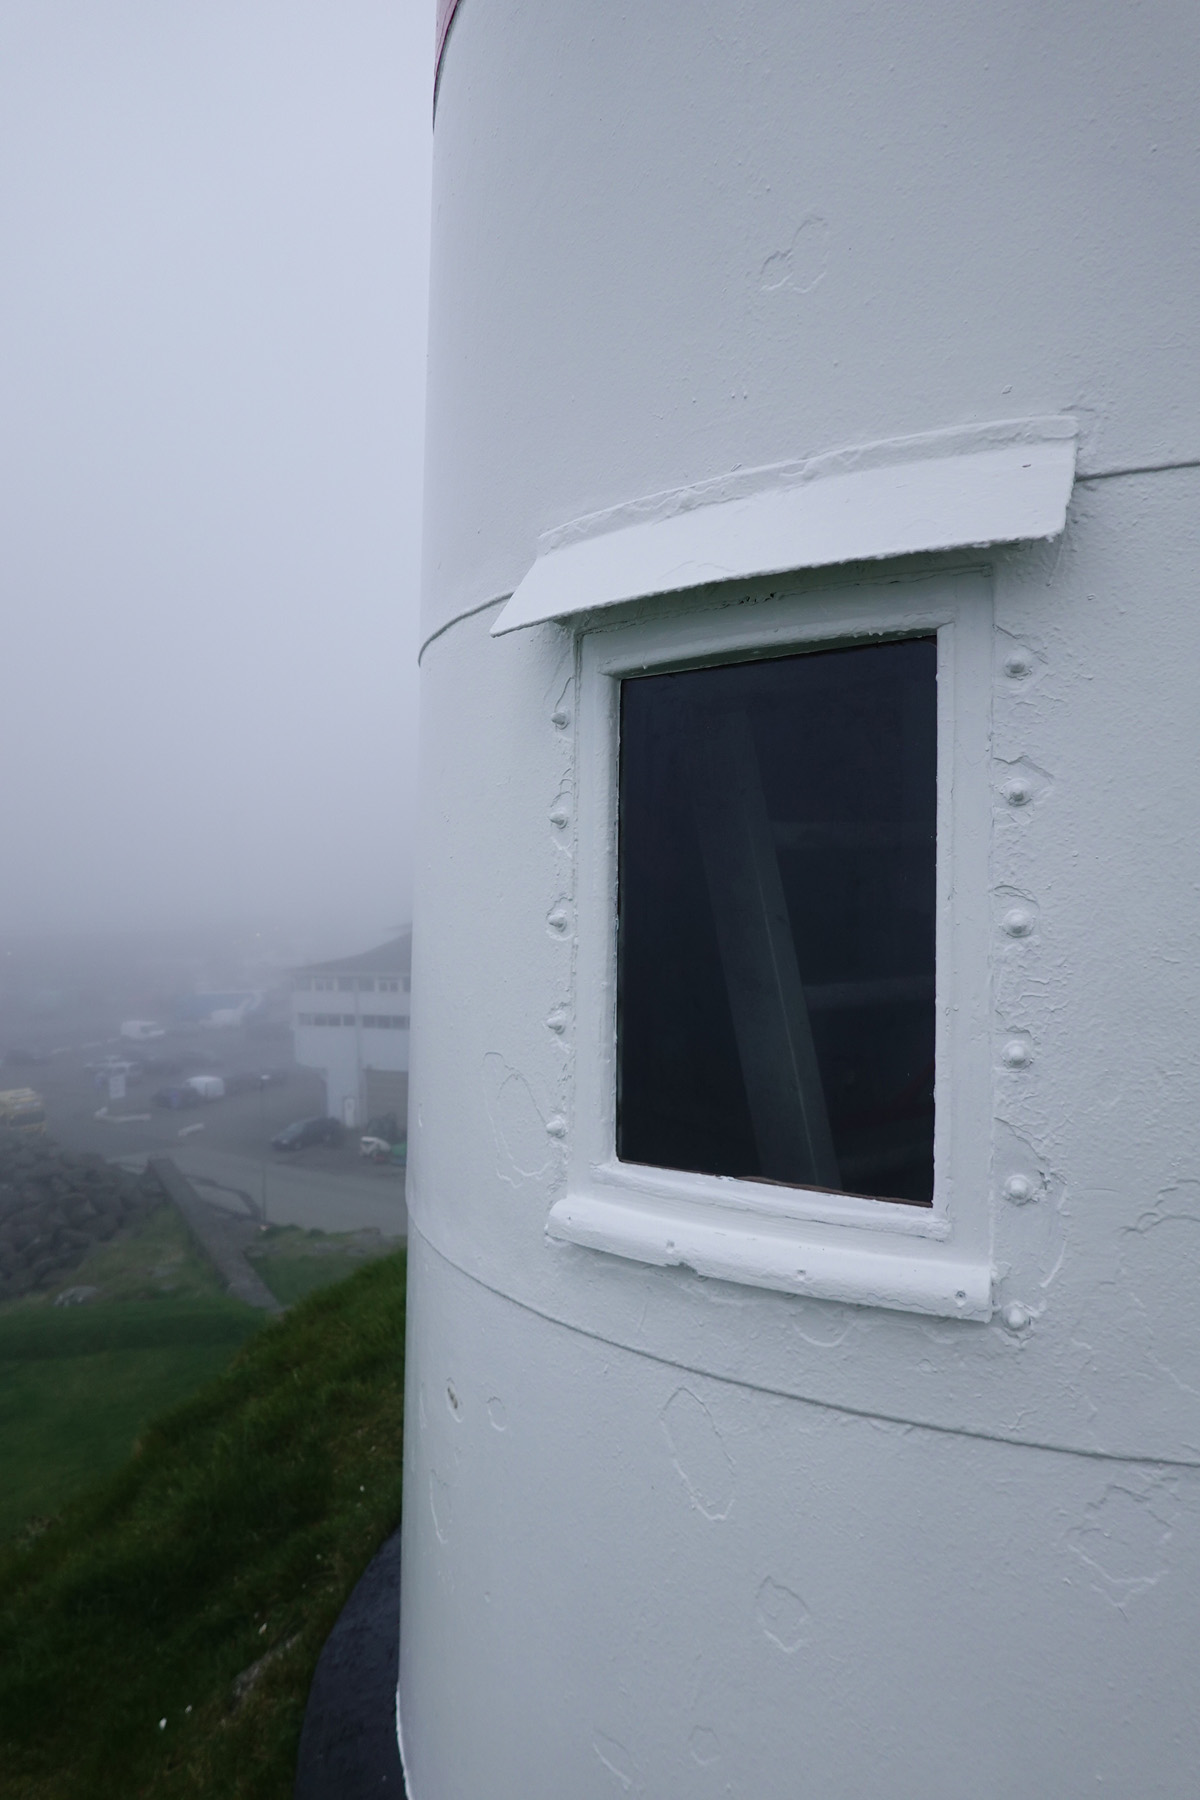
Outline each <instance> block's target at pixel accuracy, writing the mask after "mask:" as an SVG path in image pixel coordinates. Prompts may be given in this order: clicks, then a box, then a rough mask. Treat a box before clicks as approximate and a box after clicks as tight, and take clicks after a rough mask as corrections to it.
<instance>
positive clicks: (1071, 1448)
mask: <svg viewBox="0 0 1200 1800" xmlns="http://www.w3.org/2000/svg"><path fill="white" fill-rule="evenodd" d="M409 1229H410V1231H412V1230H415V1231H416V1233H417V1236H418V1237H420V1238H423V1239H424V1241H425V1243H426V1244H428V1246H429V1248H430V1249H431V1250H432V1251H433V1254H434V1255H435V1256H437V1257H439V1258H440V1260H441V1261H442V1262H444V1263H447V1264H449V1266H450V1268H452V1269H457V1271H458V1273H459V1274H460V1275H461V1276H462V1277H463V1279H464V1280H466V1281H470V1282H472V1283H473V1284H474V1285H475V1286H476V1287H481V1288H482V1289H483V1290H484V1292H485V1293H488V1294H495V1295H496V1297H497V1299H500V1300H507V1301H508V1303H509V1305H510V1306H519V1307H520V1308H521V1311H522V1312H527V1313H532V1314H533V1316H534V1318H536V1319H545V1320H546V1322H547V1324H550V1325H559V1326H561V1327H562V1329H563V1330H564V1331H573V1332H575V1333H576V1334H577V1335H578V1336H579V1337H585V1338H589V1339H590V1340H591V1341H592V1342H593V1343H596V1344H608V1345H609V1346H610V1347H611V1348H613V1349H615V1350H627V1351H628V1352H629V1354H630V1355H631V1356H644V1357H645V1358H646V1360H647V1361H648V1362H656V1363H661V1364H662V1366H663V1367H664V1368H667V1369H679V1370H681V1371H682V1372H683V1373H684V1374H685V1375H702V1376H704V1378H705V1379H706V1380H708V1381H720V1382H722V1383H723V1384H724V1385H725V1386H726V1387H742V1388H749V1389H750V1390H751V1391H752V1392H754V1393H756V1394H771V1395H773V1396H774V1397H775V1398H776V1399H778V1400H795V1401H796V1402H798V1404H799V1405H801V1406H817V1407H820V1408H821V1409H822V1410H823V1411H825V1412H836V1413H844V1414H845V1415H846V1416H847V1418H852V1419H868V1420H870V1419H878V1420H880V1421H881V1422H882V1423H883V1424H885V1425H901V1426H903V1427H905V1428H906V1429H907V1430H911V1431H935V1432H937V1433H938V1434H939V1436H941V1437H964V1438H974V1439H975V1440H977V1441H978V1442H980V1443H984V1444H1010V1445H1012V1446H1013V1447H1014V1448H1015V1449H1019V1450H1044V1451H1046V1452H1047V1453H1048V1454H1049V1455H1053V1456H1083V1457H1086V1458H1087V1459H1088V1460H1089V1461H1090V1462H1120V1463H1135V1464H1137V1465H1139V1466H1142V1465H1145V1466H1147V1467H1152V1468H1159V1469H1200V1460H1198V1459H1195V1458H1192V1459H1189V1458H1187V1457H1182V1456H1140V1455H1129V1454H1128V1453H1126V1454H1122V1453H1121V1452H1120V1451H1117V1450H1088V1449H1086V1448H1084V1447H1083V1446H1081V1445H1077V1444H1048V1443H1043V1442H1039V1441H1038V1439H1036V1438H1021V1437H1009V1436H1005V1435H1004V1434H1002V1433H1000V1432H995V1431H980V1430H978V1429H977V1428H976V1427H973V1426H970V1425H936V1424H931V1423H930V1422H929V1421H928V1420H926V1419H906V1418H902V1417H901V1415H900V1414H899V1413H887V1412H878V1411H874V1410H872V1409H871V1408H869V1407H865V1406H846V1405H844V1404H843V1403H842V1402H841V1401H840V1400H818V1399H813V1398H811V1397H810V1396H809V1395H807V1394H795V1393H792V1392H791V1391H790V1390H789V1389H787V1388H781V1387H769V1386H768V1385H767V1384H766V1383H765V1382H762V1381H748V1380H745V1379H743V1378H742V1377H739V1376H736V1375H714V1374H713V1373H712V1372H711V1370H708V1369H701V1368H697V1367H696V1365H695V1364H694V1363H687V1362H680V1361H679V1360H678V1359H677V1358H675V1357H673V1356H664V1355H663V1354H662V1353H661V1352H660V1351H657V1350H646V1349H642V1348H641V1347H639V1346H635V1345H633V1344H630V1343H627V1342H625V1341H624V1340H623V1339H621V1338H611V1337H605V1336H604V1335H603V1333H602V1332H599V1331H590V1330H589V1329H588V1327H587V1326H586V1325H577V1324H575V1323H573V1321H572V1320H570V1319H563V1318H560V1317H559V1316H558V1315H557V1314H556V1313H551V1312H545V1311H543V1309H542V1308H541V1307H540V1306H533V1305H532V1304H531V1303H530V1302H529V1301H528V1300H519V1299H517V1298H516V1296H515V1295H513V1294H508V1293H505V1291H504V1289H503V1288H498V1287H494V1286H493V1285H492V1283H491V1282H488V1281H484V1280H483V1278H482V1277H481V1276H479V1275H475V1274H472V1272H471V1270H470V1269H464V1268H463V1266H462V1264H461V1263H458V1262H455V1260H454V1258H453V1257H452V1256H447V1255H446V1253H445V1252H444V1251H443V1250H439V1249H438V1246H437V1245H436V1244H435V1243H434V1242H433V1241H432V1239H431V1238H428V1237H426V1236H425V1233H424V1232H423V1231H422V1230H421V1228H420V1226H419V1225H416V1224H415V1223H414V1221H413V1219H412V1217H411V1215H410V1217H409Z"/></svg>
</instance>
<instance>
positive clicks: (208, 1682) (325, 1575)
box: [0, 1255, 404, 1800]
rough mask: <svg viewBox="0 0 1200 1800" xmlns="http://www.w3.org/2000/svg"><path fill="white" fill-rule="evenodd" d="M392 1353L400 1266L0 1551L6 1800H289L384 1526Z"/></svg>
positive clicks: (394, 1387)
mask: <svg viewBox="0 0 1200 1800" xmlns="http://www.w3.org/2000/svg"><path fill="white" fill-rule="evenodd" d="M93 1316H94V1315H93ZM94 1328H95V1327H93V1329H94ZM76 1329H78V1330H80V1331H82V1330H83V1329H84V1320H83V1319H81V1321H80V1325H79V1326H78V1327H76ZM403 1344H404V1259H403V1256H402V1255H395V1256H389V1257H385V1258H382V1259H380V1260H377V1261H374V1262H371V1263H369V1264H368V1265H367V1266H365V1267H364V1268H362V1269H360V1270H359V1271H358V1273H356V1274H354V1275H352V1276H351V1277H350V1278H349V1279H348V1280H345V1281H343V1282H340V1283H338V1284H337V1285H336V1286H333V1287H326V1288H324V1289H323V1290H322V1291H321V1292H319V1293H317V1294H314V1295H313V1296H312V1297H311V1298H309V1299H307V1300H305V1301H303V1302H302V1303H301V1304H299V1305H298V1306H296V1307H295V1308H294V1309H293V1310H292V1311H291V1312H289V1313H288V1314H287V1315H286V1316H285V1317H283V1318H282V1319H279V1320H277V1321H273V1322H272V1323H270V1324H268V1325H266V1326H263V1327H262V1328H261V1329H260V1330H258V1331H257V1332H256V1333H255V1335H254V1336H253V1337H251V1338H250V1339H249V1340H248V1342H247V1343H246V1344H245V1345H244V1346H243V1348H242V1349H241V1350H240V1352H238V1354H237V1355H236V1357H235V1359H234V1361H233V1362H232V1363H231V1364H230V1366H229V1367H228V1368H227V1369H226V1370H225V1372H224V1373H223V1374H221V1375H220V1376H218V1377H217V1379H216V1380H214V1381H212V1382H211V1383H210V1384H209V1385H208V1386H207V1387H205V1388H204V1389H203V1390H202V1391H201V1392H200V1393H199V1394H197V1395H196V1396H195V1397H194V1398H193V1399H192V1400H190V1401H188V1402H187V1403H186V1404H184V1405H183V1406H181V1407H179V1408H177V1409H176V1410H175V1411H174V1412H172V1413H169V1414H167V1415H166V1416H164V1417H163V1418H160V1419H159V1420H158V1421H157V1423H156V1424H155V1425H153V1426H152V1427H151V1428H150V1429H149V1430H148V1431H147V1432H146V1433H145V1434H144V1436H143V1438H142V1441H141V1443H140V1446H139V1449H138V1453H137V1454H136V1455H135V1456H134V1458H133V1459H132V1461H131V1462H130V1463H129V1464H128V1465H127V1466H126V1467H125V1468H124V1469H123V1470H121V1472H120V1473H119V1474H118V1475H117V1476H115V1477H114V1478H113V1479H111V1480H110V1481H109V1482H108V1483H107V1484H106V1485H104V1486H103V1487H101V1488H99V1489H95V1490H93V1491H92V1492H91V1493H90V1494H89V1495H88V1496H86V1497H85V1498H83V1499H81V1500H78V1501H76V1502H75V1503H74V1504H73V1505H72V1506H70V1507H69V1508H68V1509H67V1510H66V1511H65V1512H64V1513H63V1514H62V1515H61V1517H60V1518H59V1519H57V1520H55V1521H54V1522H53V1523H52V1524H51V1525H50V1526H49V1528H48V1529H46V1530H45V1531H44V1532H42V1533H40V1534H39V1535H37V1536H29V1535H26V1536H25V1537H24V1538H23V1539H21V1540H20V1541H19V1542H18V1543H17V1544H15V1545H13V1546H10V1547H9V1548H8V1549H6V1550H3V1551H0V1771H2V1774H0V1789H2V1791H3V1793H4V1796H5V1800H157V1797H159V1796H164V1797H165V1796H171V1800H189V1797H193V1796H195V1797H199V1796H204V1797H205V1800H218V1797H219V1800H268V1797H269V1800H286V1797H287V1796H290V1794H291V1791H292V1782H293V1778H294V1770H295V1757H296V1747H297V1744H298V1741H299V1733H300V1726H301V1722H302V1719H303V1713H304V1704H305V1700H306V1698H307V1693H308V1687H309V1683H310V1681H311V1678H312V1671H313V1669H314V1667H315V1665H316V1659H317V1656H318V1654H319V1652H320V1649H321V1645H322V1644H323V1643H324V1640H325V1638H326V1637H327V1635H328V1633H329V1631H330V1629H331V1628H332V1626H333V1623H334V1621H335V1619H336V1618H337V1615H338V1613H339V1611H340V1610H341V1607H342V1605H343V1604H344V1602H345V1600H346V1597H347V1595H348V1594H349V1592H350V1589H351V1588H352V1587H353V1585H354V1582H355V1581H356V1580H357V1579H358V1576H359V1575H360V1574H361V1572H362V1570H363V1569H364V1568H365V1566H366V1564H367V1562H368V1561H369V1560H370V1557H371V1555H372V1554H373V1552H374V1551H375V1550H376V1548H377V1547H378V1546H379V1544H380V1543H381V1542H382V1541H383V1539H384V1538H385V1537H386V1536H387V1535H388V1533H389V1532H390V1531H391V1530H393V1529H394V1527H395V1525H396V1523H397V1522H398V1519H399V1514H400V1458H401V1427H402V1418H403V1379H404V1374H403ZM97 1353H98V1354H105V1353H111V1352H103V1351H98V1352H97Z"/></svg>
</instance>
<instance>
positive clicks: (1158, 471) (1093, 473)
mask: <svg viewBox="0 0 1200 1800" xmlns="http://www.w3.org/2000/svg"><path fill="white" fill-rule="evenodd" d="M1175 469H1200V456H1192V457H1185V458H1183V459H1182V460H1180V461H1179V462H1161V463H1133V464H1131V465H1130V466H1129V467H1128V468H1122V469H1089V470H1080V472H1079V473H1078V474H1077V475H1076V477H1075V482H1076V485H1077V486H1078V485H1079V483H1081V482H1084V481H1117V480H1119V479H1120V478H1121V477H1122V476H1124V475H1169V474H1170V473H1171V472H1172V470H1175ZM511 599H512V594H511V592H510V593H507V594H494V595H493V596H492V598H491V599H490V600H481V601H480V602H479V605H478V606H468V607H467V608H466V610H465V611H464V612H460V613H455V615H454V617H453V618H452V619H447V620H446V621H445V623H444V624H442V625H439V626H438V628H437V630H436V631H431V632H430V634H429V636H428V637H427V638H426V639H425V641H424V643H423V644H422V645H421V648H420V649H419V650H418V651H417V663H418V665H419V664H420V661H421V658H422V657H423V656H424V654H425V652H426V651H427V650H428V648H429V646H430V644H432V643H434V642H436V640H437V639H438V638H440V637H441V636H442V635H443V633H444V632H447V631H450V630H451V629H452V628H453V627H454V626H455V625H461V624H462V623H463V621H464V620H465V619H473V618H474V617H475V615H476V614H477V613H481V612H486V611H487V609H488V607H489V606H501V605H503V603H504V602H505V601H506V600H511ZM1188 1466H1189V1467H1190V1466H1191V1465H1190V1464H1189V1465H1188Z"/></svg>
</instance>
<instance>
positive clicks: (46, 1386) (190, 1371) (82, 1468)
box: [0, 1206, 263, 1540]
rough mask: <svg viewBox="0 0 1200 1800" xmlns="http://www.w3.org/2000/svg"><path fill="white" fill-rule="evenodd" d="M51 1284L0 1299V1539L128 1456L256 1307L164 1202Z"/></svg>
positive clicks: (235, 1339)
mask: <svg viewBox="0 0 1200 1800" xmlns="http://www.w3.org/2000/svg"><path fill="white" fill-rule="evenodd" d="M76 1283H87V1284H90V1285H92V1286H94V1287H95V1288H96V1289H97V1290H98V1292H99V1295H100V1298H99V1299H97V1300H95V1301H93V1302H92V1303H91V1304H90V1305H87V1306H71V1307H56V1306H55V1305H54V1304H53V1290H51V1291H50V1292H46V1293H40V1294H30V1295H29V1296H27V1297H26V1298H25V1299H23V1300H17V1301H10V1302H8V1303H7V1304H5V1305H2V1306H0V1540H4V1539H6V1538H11V1537H12V1536H14V1535H15V1534H16V1533H17V1532H18V1531H19V1530H20V1529H21V1528H22V1527H23V1526H24V1525H25V1524H26V1523H27V1521H28V1520H30V1519H31V1518H34V1517H37V1516H39V1515H40V1516H41V1517H42V1518H45V1517H46V1515H48V1514H53V1513H56V1512H58V1511H59V1509H60V1508H61V1507H62V1506H64V1505H65V1504H66V1503H67V1502H68V1501H69V1500H71V1499H73V1498H74V1497H75V1495H76V1494H78V1493H81V1492H83V1491H84V1490H85V1489H87V1488H89V1487H90V1486H92V1485H93V1483H94V1482H96V1481H97V1480H99V1479H101V1478H102V1477H103V1476H105V1475H110V1474H112V1473H114V1472H115V1471H116V1470H117V1469H119V1468H120V1467H121V1466H122V1464H123V1463H125V1462H126V1461H127V1460H128V1457H129V1454H130V1452H131V1451H132V1449H133V1446H134V1443H135V1441H136V1439H137V1438H138V1436H139V1435H140V1433H141V1432H142V1431H143V1430H144V1429H145V1427H146V1425H147V1424H148V1423H149V1421H150V1420H151V1419H153V1418H154V1417H156V1415H157V1414H159V1413H160V1412H165V1411H166V1410H167V1409H168V1408H169V1407H172V1406H177V1405H178V1404H179V1403H180V1401H182V1400H184V1399H186V1398H187V1397H188V1395H189V1394H192V1393H194V1392H195V1390H196V1389H197V1388H199V1387H202V1386H203V1385H204V1383H205V1382H207V1381H211V1380H212V1378H213V1377H214V1376H215V1375H217V1374H218V1373H219V1372H220V1371H221V1369H223V1368H224V1367H225V1365H226V1364H227V1363H228V1362H229V1360H230V1358H231V1357H232V1356H233V1355H234V1353H235V1351H236V1350H237V1348H238V1346H239V1344H242V1343H243V1342H244V1341H245V1340H246V1338H247V1337H249V1336H250V1334H251V1333H252V1332H254V1331H257V1330H258V1328H259V1327H260V1325H261V1324H262V1323H263V1315H262V1314H261V1313H259V1312H255V1310H254V1309H253V1308H252V1307H249V1306H243V1305H242V1304H241V1303H240V1302H239V1301H237V1300H232V1299H230V1298H229V1296H228V1295H227V1294H226V1293H225V1292H224V1289H223V1287H222V1284H221V1282H220V1281H219V1280H218V1278H217V1277H216V1275H215V1274H214V1273H213V1271H212V1270H211V1269H210V1268H209V1267H208V1265H207V1263H205V1262H204V1261H203V1259H202V1258H201V1257H199V1256H198V1255H197V1253H196V1251H195V1248H194V1246H193V1245H192V1243H191V1240H190V1239H189V1237H188V1234H187V1230H186V1228H185V1226H184V1224H183V1221H182V1219H181V1218H180V1217H179V1215H178V1213H177V1212H176V1211H175V1209H174V1207H171V1206H161V1207H159V1208H158V1209H157V1210H156V1211H155V1212H153V1213H151V1214H150V1215H149V1217H148V1218H146V1219H144V1220H141V1221H139V1222H138V1224H137V1225H136V1226H135V1227H134V1228H133V1229H132V1230H126V1231H122V1232H120V1233H119V1234H118V1235H117V1236H115V1237H113V1238H112V1239H111V1240H110V1241H109V1242H108V1243H105V1244H101V1245H99V1246H98V1247H97V1248H96V1249H95V1250H93V1251H92V1253H91V1255H90V1256H89V1257H88V1258H87V1259H86V1260H85V1261H84V1262H83V1263H82V1264H81V1265H80V1266H79V1267H78V1268H77V1269H75V1270H74V1271H73V1272H72V1273H71V1274H70V1275H68V1276H67V1277H66V1278H65V1279H64V1280H63V1281H62V1282H61V1283H60V1284H59V1285H60V1286H61V1287H67V1288H69V1287H71V1286H72V1285H74V1284H76Z"/></svg>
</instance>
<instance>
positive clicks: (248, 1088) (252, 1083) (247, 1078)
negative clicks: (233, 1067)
mask: <svg viewBox="0 0 1200 1800" xmlns="http://www.w3.org/2000/svg"><path fill="white" fill-rule="evenodd" d="M287 1079H288V1075H287V1070H286V1069H264V1070H262V1071H261V1072H260V1071H258V1070H255V1069H243V1070H239V1072H238V1073H237V1074H236V1075H227V1076H226V1077H225V1092H226V1093H227V1094H258V1093H261V1092H262V1090H263V1089H264V1088H273V1087H282V1086H283V1085H284V1083H285V1082H286V1081H287Z"/></svg>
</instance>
